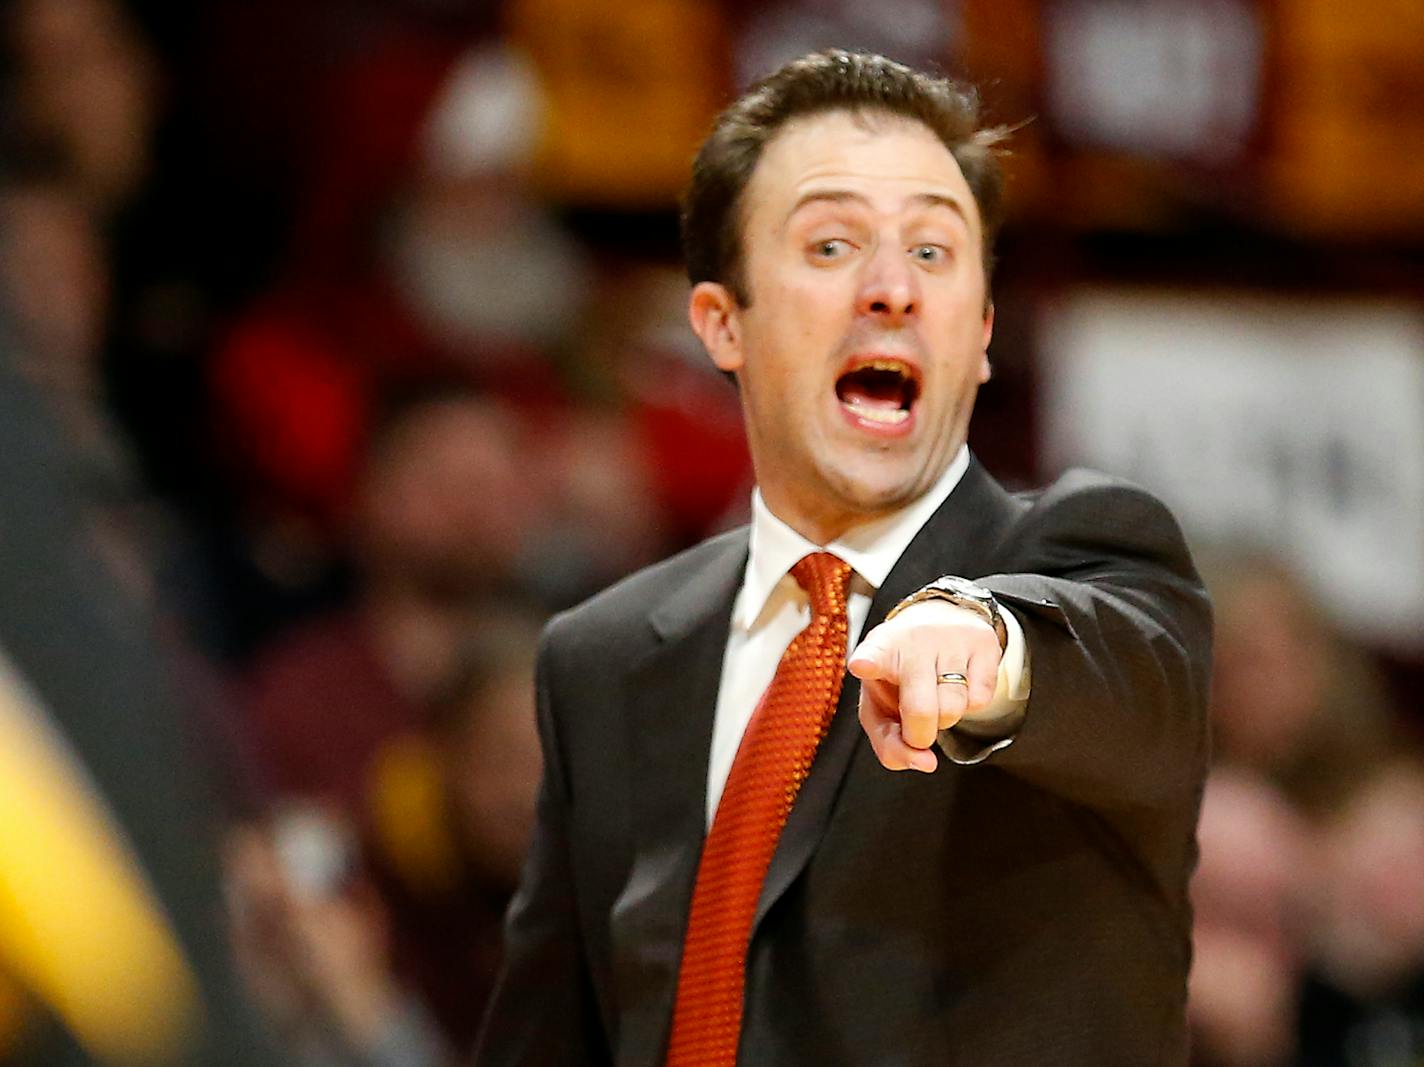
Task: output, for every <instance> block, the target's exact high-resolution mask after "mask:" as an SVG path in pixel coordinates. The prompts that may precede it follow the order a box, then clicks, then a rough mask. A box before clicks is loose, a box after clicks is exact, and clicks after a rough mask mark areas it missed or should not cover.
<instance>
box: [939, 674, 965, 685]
mask: <svg viewBox="0 0 1424 1067" xmlns="http://www.w3.org/2000/svg"><path fill="white" fill-rule="evenodd" d="M939 684H940V685H963V686H968V685H969V679H968V678H966V677H965V676H964V675H962V674H960V673H959V672H958V671H945V672H944V673H943V674H941V675H940V676H939Z"/></svg>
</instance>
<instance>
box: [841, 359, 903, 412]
mask: <svg viewBox="0 0 1424 1067" xmlns="http://www.w3.org/2000/svg"><path fill="white" fill-rule="evenodd" d="M919 394H920V381H919V378H918V376H917V375H916V374H915V371H914V369H913V368H912V367H911V366H910V365H909V364H908V363H904V362H902V361H900V360H898V359H889V358H875V359H868V360H865V361H864V362H861V363H857V364H856V365H855V366H854V367H852V368H851V369H850V370H848V371H846V372H845V373H844V374H842V375H841V376H840V377H839V378H837V379H836V396H837V397H838V398H839V399H840V402H841V403H842V404H843V405H845V407H846V408H847V409H849V411H850V412H851V413H852V414H854V415H855V416H856V417H857V418H860V419H864V420H865V421H867V422H872V423H879V424H882V425H885V426H896V425H899V424H901V423H903V422H906V421H907V420H908V419H909V417H910V409H911V408H912V407H913V406H914V403H915V399H916V397H918V396H919Z"/></svg>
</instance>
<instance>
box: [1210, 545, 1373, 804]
mask: <svg viewBox="0 0 1424 1067" xmlns="http://www.w3.org/2000/svg"><path fill="white" fill-rule="evenodd" d="M1203 573H1204V574H1205V575H1206V576H1207V585H1208V587H1209V588H1210V589H1211V593H1212V602H1213V604H1214V606H1215V609H1216V630H1217V637H1216V648H1217V653H1216V665H1215V674H1214V676H1213V682H1212V740H1213V745H1214V748H1215V755H1216V759H1217V761H1218V762H1219V763H1223V764H1226V765H1228V766H1234V767H1239V768H1249V769H1250V770H1253V771H1255V772H1257V773H1259V774H1261V775H1263V776H1265V778H1266V779H1267V780H1269V781H1270V782H1272V783H1273V784H1274V785H1275V786H1276V787H1278V788H1279V789H1280V790H1281V791H1282V792H1283V793H1284V794H1285V796H1286V797H1287V798H1288V799H1289V801H1290V803H1291V804H1293V805H1295V806H1296V807H1297V808H1298V810H1299V811H1300V812H1302V813H1303V814H1304V815H1306V816H1307V817H1308V818H1312V819H1314V818H1319V817H1321V816H1323V815H1325V814H1327V813H1329V812H1330V811H1333V810H1335V808H1336V807H1338V805H1339V804H1340V803H1342V802H1343V801H1344V800H1345V799H1346V798H1347V797H1348V796H1349V795H1350V794H1351V793H1352V792H1353V791H1354V790H1355V789H1356V788H1358V786H1359V785H1360V784H1361V783H1362V782H1365V781H1367V780H1369V778H1370V776H1371V774H1372V771H1373V769H1374V768H1376V767H1377V766H1378V765H1379V764H1380V763H1381V761H1382V760H1383V759H1384V757H1385V756H1386V755H1388V754H1389V752H1390V751H1391V749H1392V746H1393V745H1394V744H1395V743H1396V740H1397V739H1396V735H1395V731H1396V727H1397V723H1396V722H1395V720H1394V713H1393V709H1392V707H1391V703H1390V700H1389V695H1388V691H1387V689H1386V687H1385V685H1384V682H1383V680H1382V678H1381V677H1380V673H1379V670H1378V668H1377V667H1376V666H1375V665H1374V664H1373V663H1372V662H1371V661H1370V660H1369V658H1368V656H1366V654H1365V653H1364V651H1363V650H1362V649H1360V648H1359V647H1358V646H1356V645H1354V644H1352V643H1351V642H1349V641H1347V640H1346V639H1344V638H1343V637H1342V636H1340V635H1339V634H1337V633H1336V632H1335V630H1334V629H1333V628H1332V627H1331V626H1330V624H1329V623H1328V622H1327V620H1326V618H1325V615H1324V613H1323V612H1322V610H1321V609H1320V607H1319V606H1318V605H1316V604H1315V603H1314V602H1313V601H1312V600H1311V598H1310V596H1309V594H1308V593H1307V592H1306V591H1305V588H1304V586H1303V585H1302V583H1301V582H1300V581H1299V580H1298V579H1297V578H1296V577H1295V576H1294V575H1292V574H1291V572H1290V571H1289V570H1288V569H1287V568H1286V567H1285V566H1284V565H1282V564H1280V563H1279V562H1277V561H1275V560H1273V559H1271V558H1270V557H1267V556H1264V555H1261V554H1242V555H1235V556H1227V555H1222V556H1220V557H1217V558H1216V559H1215V560H1211V559H1210V557H1208V562H1207V563H1206V564H1205V565H1204V567H1203Z"/></svg>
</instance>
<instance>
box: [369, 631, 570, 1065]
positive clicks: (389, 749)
mask: <svg viewBox="0 0 1424 1067" xmlns="http://www.w3.org/2000/svg"><path fill="white" fill-rule="evenodd" d="M541 622H542V619H541V616H539V615H536V614H531V613H529V612H528V611H527V610H524V609H520V608H518V607H516V606H513V605H494V606H493V607H492V609H491V610H490V611H488V612H485V613H484V614H483V615H482V617H481V619H480V621H479V623H478V624H477V626H476V627H475V629H473V630H472V632H471V633H470V635H469V638H468V641H467V643H466V645H465V647H464V650H463V652H462V654H461V656H460V664H461V666H460V669H459V670H458V671H457V673H456V676H455V678H454V679H452V682H451V684H450V686H449V687H448V688H447V689H446V691H445V692H443V693H442V694H441V695H440V696H439V697H438V699H437V700H436V701H435V702H434V704H433V706H432V710H431V714H430V717H429V719H428V721H427V722H426V723H425V724H424V725H423V726H422V727H421V728H420V729H418V730H416V731H414V732H412V733H410V734H408V735H406V736H404V737H402V738H398V739H395V740H394V741H392V742H391V743H389V744H388V745H387V746H385V748H383V750H382V752H381V754H380V756H379V757H378V759H377V760H376V763H375V766H374V767H373V771H372V775H371V801H370V807H369V811H368V822H367V826H368V835H367V837H368V843H369V847H370V850H371V860H372V865H373V869H374V870H375V872H376V876H377V885H378V886H379V887H380V889H381V892H382V896H383V898H384V899H385V901H386V902H387V905H388V907H389V908H390V915H391V931H392V937H393V942H394V946H395V959H396V966H397V969H398V971H399V972H400V973H401V974H402V975H404V976H405V978H406V979H407V980H408V981H410V982H411V983H413V985H414V986H415V987H416V988H418V989H419V990H421V991H422V993H423V995H424V997H425V998H426V1002H427V1004H428V1005H429V1006H430V1008H431V1010H432V1011H433V1012H434V1014H435V1017H436V1018H437V1019H438V1020H439V1021H440V1024H441V1026H442V1028H443V1030H444V1032H445V1033H446V1034H447V1035H448V1037H449V1039H450V1040H451V1041H452V1042H453V1043H454V1044H455V1046H456V1047H457V1048H458V1049H459V1050H461V1051H462V1052H466V1053H467V1052H469V1051H470V1050H471V1048H472V1047H473V1044H474V1039H475V1036H476V1030H477V1028H478V1026H479V1023H480V1019H481V1017H482V1015H483V1006H484V1003H485V1000H486V999H487V998H488V996H489V994H490V991H491V989H492V988H493V985H494V979H495V975H496V972H497V970H498V966H499V959H500V936H501V924H502V920H503V916H504V909H505V906H506V905H507V904H508V902H509V897H510V895H511V894H512V893H513V891H514V889H515V886H516V885H517V883H518V880H519V873H520V870H521V869H522V867H523V863H524V854H525V852H526V850H527V848H528V845H529V838H530V834H531V833H532V831H533V823H534V798H535V793H536V791H537V789H538V784H539V775H540V770H541V767H542V760H541V756H540V752H539V742H538V737H537V734H536V731H535V724H534V687H533V682H532V678H533V671H534V656H535V649H536V646H537V643H538V638H539V631H540V624H541Z"/></svg>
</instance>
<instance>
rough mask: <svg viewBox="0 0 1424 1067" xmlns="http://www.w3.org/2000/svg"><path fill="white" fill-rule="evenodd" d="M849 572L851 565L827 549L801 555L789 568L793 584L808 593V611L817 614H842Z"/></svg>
mask: <svg viewBox="0 0 1424 1067" xmlns="http://www.w3.org/2000/svg"><path fill="white" fill-rule="evenodd" d="M850 575H851V565H850V564H849V563H847V562H846V561H845V560H843V559H841V558H840V557H838V556H834V555H832V554H831V553H830V552H812V553H811V554H810V555H809V556H802V557H801V559H800V560H798V561H797V563H796V566H794V567H792V568H791V576H792V577H793V578H795V579H796V584H797V585H799V586H800V587H801V588H802V589H804V590H805V591H806V595H807V596H808V597H810V599H811V615H812V616H813V617H816V618H824V617H826V616H834V615H844V614H845V612H846V592H847V590H848V589H849V588H850Z"/></svg>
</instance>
